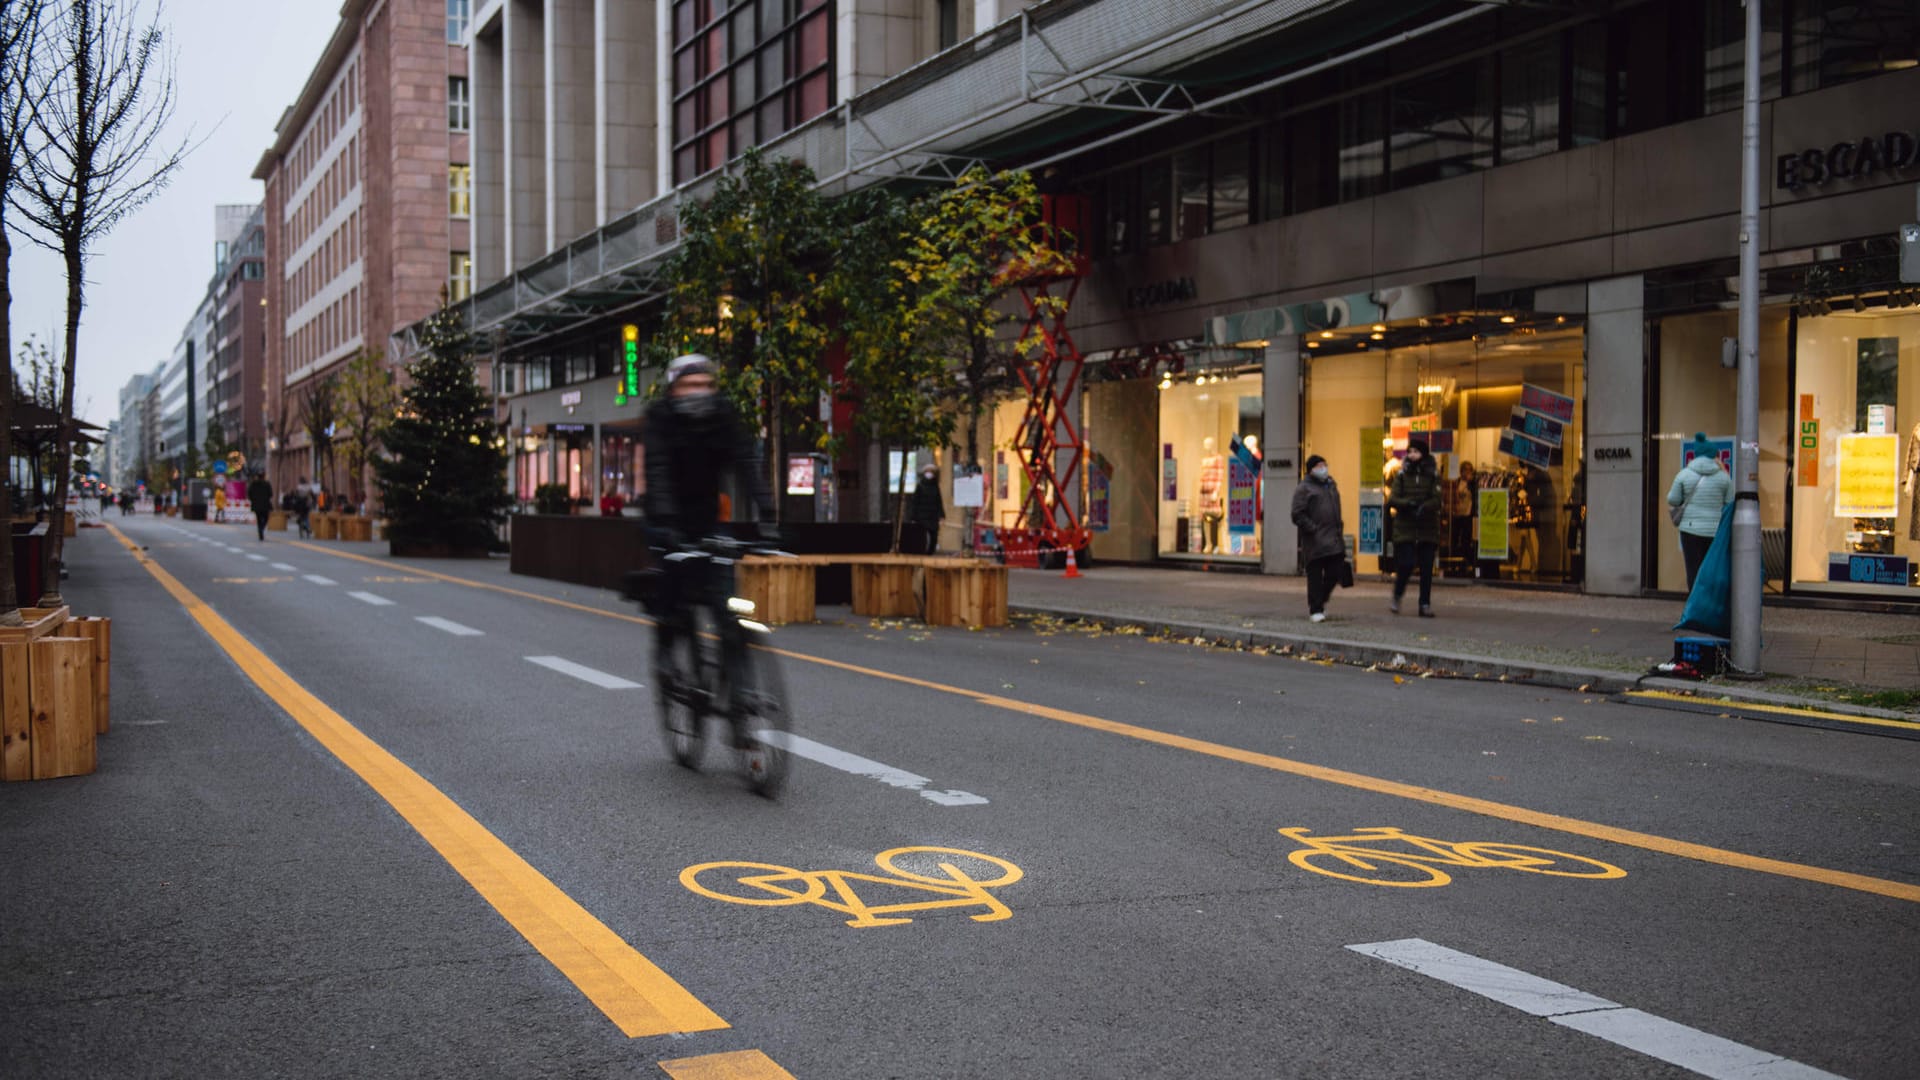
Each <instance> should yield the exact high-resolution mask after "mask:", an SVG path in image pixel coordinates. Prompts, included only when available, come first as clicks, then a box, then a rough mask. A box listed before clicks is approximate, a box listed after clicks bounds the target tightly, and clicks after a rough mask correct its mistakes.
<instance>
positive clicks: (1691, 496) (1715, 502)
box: [1667, 432, 1733, 592]
mask: <svg viewBox="0 0 1920 1080" xmlns="http://www.w3.org/2000/svg"><path fill="white" fill-rule="evenodd" d="M1687 451H1688V452H1689V453H1691V454H1692V455H1693V460H1692V461H1689V462H1687V464H1685V465H1684V466H1682V467H1681V469H1680V474H1679V475H1678V476H1675V477H1674V478H1673V486H1672V487H1670V488H1668V489H1667V505H1668V506H1671V507H1673V508H1674V510H1675V511H1676V512H1677V514H1678V516H1677V517H1676V518H1675V519H1674V524H1676V525H1678V526H1680V554H1681V557H1682V558H1684V559H1685V560H1686V563H1687V591H1688V592H1692V591H1693V579H1694V578H1695V577H1696V576H1697V575H1698V574H1699V573H1700V564H1701V563H1703V562H1705V561H1706V558H1707V549H1708V548H1710V547H1712V546H1713V537H1714V534H1715V533H1717V532H1719V531H1720V512H1721V511H1723V510H1725V509H1726V508H1727V504H1728V503H1730V502H1732V501H1733V477H1731V476H1728V475H1727V470H1725V469H1723V468H1721V467H1720V459H1719V457H1718V456H1716V452H1715V449H1714V446H1713V444H1712V443H1709V442H1708V441H1707V436H1706V434H1705V433H1704V432H1700V433H1696V434H1695V435H1694V437H1693V445H1692V446H1690V447H1688V448H1687Z"/></svg>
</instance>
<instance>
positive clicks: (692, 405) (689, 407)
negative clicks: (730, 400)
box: [667, 390, 720, 420]
mask: <svg viewBox="0 0 1920 1080" xmlns="http://www.w3.org/2000/svg"><path fill="white" fill-rule="evenodd" d="M667 402H668V405H669V407H670V408H672V409H673V411H674V412H676V413H678V414H680V415H681V416H684V417H686V418H687V419H689V420H706V419H708V418H710V417H713V416H715V415H717V414H718V413H719V412H720V395H719V394H716V393H714V392H712V391H710V390H709V391H705V392H702V393H698V394H680V395H677V396H675V397H670V398H668V399H667Z"/></svg>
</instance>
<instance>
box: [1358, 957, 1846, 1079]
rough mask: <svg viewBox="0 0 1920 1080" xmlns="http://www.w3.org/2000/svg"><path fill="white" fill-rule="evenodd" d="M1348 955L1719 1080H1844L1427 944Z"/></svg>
mask: <svg viewBox="0 0 1920 1080" xmlns="http://www.w3.org/2000/svg"><path fill="white" fill-rule="evenodd" d="M1347 948H1349V949H1352V950H1353V951H1354V952H1357V953H1360V954H1362V955H1365V956H1371V957H1373V958H1374V959H1376V960H1385V961H1386V962H1387V963H1389V964H1393V965H1395V966H1397V967H1403V968H1406V969H1407V970H1408V971H1412V972H1416V973H1418V974H1421V975H1425V976H1427V977H1429V978H1433V979H1438V980H1440V981H1441V982H1444V983H1447V984H1449V985H1451V986H1457V987H1459V988H1460V989H1462V990H1466V991H1468V992H1469V993H1474V994H1478V995H1480V996H1481V997H1484V998H1491V999H1492V1000H1494V1001H1497V1002H1499V1003H1500V1004H1502V1005H1507V1006H1510V1007H1512V1008H1515V1009H1519V1010H1520V1011H1521V1012H1524V1013H1527V1014H1528V1015H1530V1016H1538V1017H1540V1018H1542V1019H1544V1020H1548V1021H1551V1022H1552V1023H1555V1024H1559V1025H1560V1026H1561V1027H1567V1028H1572V1029H1573V1030H1575V1031H1580V1032H1585V1033H1586V1034H1588V1035H1592V1036H1594V1037H1596V1038H1600V1039H1605V1040H1606V1041H1608V1042H1610V1043H1613V1044H1615V1045H1617V1046H1624V1047H1626V1048H1627V1049H1629V1050H1634V1051H1637V1052H1639V1053H1642V1054H1645V1055H1647V1056H1648V1057H1652V1058H1658V1059H1660V1060H1661V1061H1664V1062H1666V1063H1667V1064H1669V1065H1678V1066H1680V1067H1681V1068H1683V1069H1688V1070H1691V1071H1693V1072H1697V1073H1699V1074H1700V1075H1702V1076H1710V1077H1714V1078H1715V1080H1840V1078H1839V1077H1838V1076H1837V1075H1835V1074H1834V1073H1830V1072H1826V1071H1824V1070H1822V1069H1816V1068H1814V1067H1813V1066H1811V1065H1802V1064H1801V1063H1799V1062H1797V1061H1790V1060H1788V1059H1786V1058H1783V1057H1781V1056H1780V1055H1778V1054H1769V1053H1767V1052H1766V1051H1764V1050H1756V1049H1754V1048H1753V1047H1751V1046H1746V1045H1743V1044H1741V1043H1737V1042H1734V1041H1732V1040H1731V1039H1723V1038H1721V1037H1720V1036H1718V1035H1709V1034H1708V1033H1706V1032H1704V1031H1701V1030H1699V1029H1698V1028H1690V1027H1687V1026H1686V1025H1685V1024H1676V1023H1674V1022H1673V1021H1671V1020H1667V1019H1663V1018H1661V1017H1658V1016H1654V1015H1652V1014H1650V1013H1644V1012H1641V1011H1640V1010H1639V1009H1630V1008H1627V1007H1626V1006H1624V1005H1620V1004H1618V1003H1616V1002H1612V1001H1608V1000H1607V999H1605V998H1602V997H1595V996H1594V995H1592V994H1589V993H1587V992H1586V991H1584V990H1576V989H1574V988H1573V987H1571V986H1564V985H1562V984H1560V983H1557V982H1552V981H1550V980H1547V979H1543V978H1540V977H1539V976H1538V975H1533V974H1529V973H1528V972H1525V971H1521V970H1519V969H1517V968H1510V967H1508V966H1506V965H1505V964H1496V963H1494V962H1493V961H1491V960H1482V959H1480V958H1479V957H1477V956H1473V955H1471V954H1469V953H1463V952H1459V951H1457V950H1455V949H1449V948H1447V947H1446V946H1444V945H1435V944H1434V943H1433V942H1431V941H1424V940H1422V939H1420V938H1407V939H1405V940H1402V941H1379V942H1374V943H1373V944H1370V945H1349V946H1347Z"/></svg>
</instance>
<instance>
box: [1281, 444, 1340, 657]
mask: <svg viewBox="0 0 1920 1080" xmlns="http://www.w3.org/2000/svg"><path fill="white" fill-rule="evenodd" d="M1292 518H1293V524H1294V526H1295V527H1296V528H1298V529H1299V530H1300V557H1301V558H1302V559H1305V560H1306V564H1307V619H1308V620H1309V621H1310V622H1326V621H1327V598H1328V597H1330V596H1332V595H1333V590H1334V588H1335V586H1337V585H1340V584H1342V582H1343V581H1344V580H1351V579H1349V578H1347V574H1348V573H1349V571H1348V569H1347V537H1346V523H1345V522H1343V521H1342V520H1341V519H1340V488H1339V487H1338V486H1337V485H1335V484H1334V482H1333V474H1332V473H1331V472H1329V471H1328V469H1327V459H1326V458H1323V457H1321V456H1320V455H1319V454H1314V455H1313V456H1312V457H1309V458H1308V459H1307V475H1306V478H1305V479H1304V480H1301V481H1300V486H1299V487H1296V488H1294V489H1293V509H1292Z"/></svg>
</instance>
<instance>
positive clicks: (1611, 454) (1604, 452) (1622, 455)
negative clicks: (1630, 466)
mask: <svg viewBox="0 0 1920 1080" xmlns="http://www.w3.org/2000/svg"><path fill="white" fill-rule="evenodd" d="M1593 458H1594V460H1595V461H1632V460H1633V448H1632V447H1630V446H1602V447H1598V448H1596V449H1595V450H1594V452H1593Z"/></svg>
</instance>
